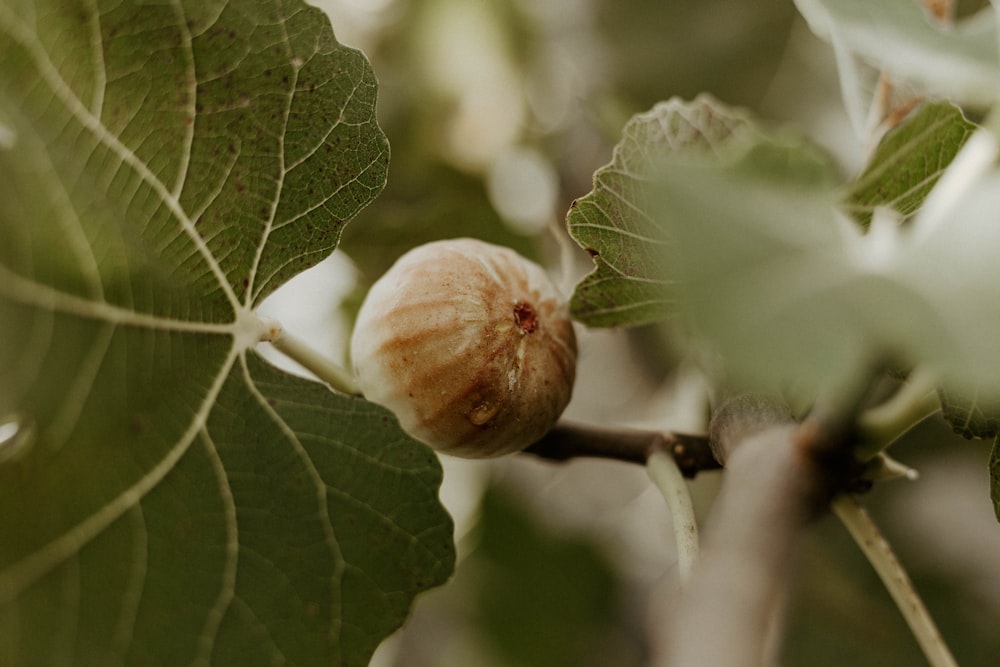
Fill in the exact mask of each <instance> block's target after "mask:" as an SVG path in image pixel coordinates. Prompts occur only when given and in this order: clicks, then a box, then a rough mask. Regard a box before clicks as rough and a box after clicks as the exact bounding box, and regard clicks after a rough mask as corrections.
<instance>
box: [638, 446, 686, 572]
mask: <svg viewBox="0 0 1000 667" xmlns="http://www.w3.org/2000/svg"><path fill="white" fill-rule="evenodd" d="M646 471H647V472H648V473H649V477H650V479H652V480H653V484H655V485H656V488H658V489H659V490H660V493H662V494H663V499H664V500H666V501H667V507H668V508H669V509H670V516H671V518H672V519H673V524H674V541H675V542H676V543H677V569H678V571H679V572H680V577H681V581H682V582H684V581H687V579H688V576H689V575H690V574H691V569H692V568H693V567H694V564H695V562H696V561H697V560H698V524H697V523H696V522H695V518H694V507H693V505H692V503H691V492H690V491H689V489H688V486H687V481H686V480H685V479H684V475H683V474H682V473H681V469H680V468H679V467H678V465H677V462H676V461H675V460H674V457H673V456H671V455H670V454H668V453H667V452H664V451H655V452H653V453H651V454H650V455H649V460H648V461H647V462H646Z"/></svg>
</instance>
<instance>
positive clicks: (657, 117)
mask: <svg viewBox="0 0 1000 667" xmlns="http://www.w3.org/2000/svg"><path fill="white" fill-rule="evenodd" d="M751 155H752V159H754V160H756V166H755V167H754V168H760V169H762V170H763V171H764V172H770V171H772V170H777V171H778V172H780V173H784V174H789V175H791V176H792V178H794V179H795V180H804V181H810V182H811V181H812V180H814V179H815V180H818V181H820V182H824V183H826V182H830V181H831V179H832V176H833V170H832V168H831V164H830V162H829V161H828V160H827V159H826V157H825V156H824V155H822V154H821V152H820V151H818V150H817V149H815V148H814V147H813V146H811V145H809V144H806V143H804V142H801V141H799V140H798V139H793V138H788V137H779V138H777V139H775V140H773V141H772V140H771V139H770V138H768V137H766V136H764V135H763V134H762V133H761V132H760V130H759V129H758V128H757V127H756V126H755V125H754V123H753V122H752V121H751V119H750V118H749V117H748V116H747V115H746V114H745V113H743V112H742V111H741V110H738V109H732V108H728V107H726V106H724V105H722V104H721V103H719V102H717V101H716V100H714V99H712V98H711V97H710V96H708V95H702V96H700V97H698V98H697V99H695V100H693V101H690V102H687V101H683V100H680V99H676V98H675V99H672V100H670V101H667V102H662V103H660V104H657V105H656V106H655V107H654V108H653V109H651V110H650V111H648V112H645V113H642V114H638V115H636V116H634V117H633V118H632V120H630V121H629V123H628V124H627V125H626V126H625V128H624V130H623V131H622V139H621V141H620V142H619V143H618V144H617V145H616V146H615V150H614V155H613V157H612V161H611V163H610V164H609V165H607V166H605V167H602V168H601V169H600V170H598V171H597V173H596V174H595V175H594V189H593V191H592V192H590V193H589V194H587V195H586V196H585V197H582V198H581V199H579V200H577V201H576V202H574V204H573V206H572V208H571V209H570V212H569V215H568V217H567V223H568V225H569V231H570V234H571V235H572V236H573V238H574V239H576V241H577V242H578V243H579V244H580V245H581V246H582V247H583V248H586V249H587V251H588V252H589V253H590V254H591V256H592V257H593V258H594V263H595V265H596V266H595V269H594V271H593V272H592V273H591V274H589V275H587V276H586V277H585V278H584V279H583V280H582V281H581V282H580V284H579V285H577V287H576V290H575V292H574V294H573V297H572V299H571V302H570V305H571V308H572V311H573V315H574V316H575V317H576V318H578V319H579V320H581V321H582V322H584V323H585V324H587V325H590V326H623V325H638V324H645V323H649V322H655V321H659V320H662V319H664V318H665V317H668V316H669V315H670V314H671V313H672V312H673V311H674V310H675V309H676V301H677V298H678V294H677V285H676V282H677V276H678V274H677V271H676V267H675V266H674V265H673V263H672V260H671V255H672V250H671V246H672V245H673V243H674V241H673V240H672V238H671V231H670V230H671V229H672V228H674V227H678V226H686V225H688V224H692V225H696V224H699V223H698V222H697V221H696V219H694V218H691V219H688V218H686V217H685V216H686V214H685V213H683V212H679V211H675V210H673V209H672V208H671V205H670V202H669V200H667V201H664V200H663V199H662V197H663V192H662V189H660V188H659V182H660V180H661V176H662V173H663V171H664V169H669V168H673V167H677V168H678V169H680V170H681V171H683V170H684V169H686V168H687V167H688V166H689V165H690V166H692V167H697V166H698V165H705V164H722V163H725V164H731V165H732V164H736V163H737V162H739V161H740V160H743V159H745V158H748V156H751Z"/></svg>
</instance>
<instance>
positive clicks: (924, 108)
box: [847, 102, 976, 228]
mask: <svg viewBox="0 0 1000 667" xmlns="http://www.w3.org/2000/svg"><path fill="white" fill-rule="evenodd" d="M975 129H976V126H975V125H973V124H972V123H970V122H969V121H968V120H966V119H965V116H964V115H963V114H962V111H961V109H959V108H958V107H956V106H954V105H953V104H949V103H947V102H929V103H925V104H922V105H921V106H920V107H919V108H917V110H916V111H914V112H913V113H912V114H911V115H910V116H909V117H908V118H907V119H906V120H905V121H904V122H903V123H901V124H900V125H898V126H897V127H895V128H893V129H892V130H890V131H889V132H888V133H887V134H886V135H885V136H884V137H883V138H882V141H881V142H879V145H878V148H876V149H875V153H874V154H873V155H872V157H871V159H870V160H869V161H868V164H867V165H866V166H865V169H864V171H862V172H861V174H860V175H858V177H857V179H856V180H855V181H854V182H853V183H852V184H851V185H850V189H849V191H848V194H847V210H848V211H849V212H850V213H852V214H853V215H854V217H855V218H857V219H858V221H859V222H860V223H861V224H862V225H863V226H864V227H865V228H867V227H868V226H869V225H871V221H872V214H873V213H874V212H875V209H876V208H877V207H879V206H888V207H890V208H892V209H894V210H896V211H898V212H899V213H901V214H903V215H904V216H909V215H912V214H913V213H915V212H916V211H917V210H918V209H919V208H920V205H921V204H922V203H923V201H924V199H925V198H926V197H927V194H928V193H929V192H930V191H931V188H933V187H934V184H935V183H937V181H938V179H939V178H940V177H941V173H942V172H943V171H944V169H945V167H947V166H948V165H949V164H951V161H952V160H953V159H955V155H956V154H957V153H958V151H959V149H960V148H961V147H962V146H963V145H964V144H965V141H966V139H968V138H969V137H970V136H971V135H972V133H973V131H974V130H975Z"/></svg>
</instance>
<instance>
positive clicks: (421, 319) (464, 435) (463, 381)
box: [351, 239, 576, 458]
mask: <svg viewBox="0 0 1000 667" xmlns="http://www.w3.org/2000/svg"><path fill="white" fill-rule="evenodd" d="M351 355H352V358H353V363H354V372H355V376H356V378H357V381H358V384H359V385H360V387H361V390H362V391H363V392H364V395H365V397H366V398H368V400H370V401H373V402H375V403H378V404H380V405H384V406H385V407H387V408H389V409H390V410H392V411H393V412H394V413H395V414H396V417H397V418H398V419H399V422H400V424H401V425H402V427H403V429H405V430H406V431H407V432H408V433H410V434H411V435H413V436H414V437H415V438H417V439H419V440H422V441H424V442H426V443H427V444H429V445H430V446H432V447H434V448H435V449H438V450H440V451H442V452H446V453H448V454H454V455H456V456H465V457H470V458H481V457H489V456H499V455H502V454H507V453H510V452H516V451H520V450H521V449H524V448H525V447H527V446H528V445H530V444H531V443H533V442H535V441H536V440H538V439H539V438H541V437H542V436H543V435H544V434H545V433H546V432H547V431H548V430H549V429H550V428H552V426H553V425H554V424H555V422H556V420H557V419H558V418H559V415H560V414H562V411H563V409H564V408H565V407H566V404H567V403H569V399H570V394H571V393H572V389H573V380H574V378H575V376H576V336H575V334H574V332H573V324H572V322H571V321H570V318H569V313H568V311H567V308H566V304H565V302H564V301H563V300H562V299H561V298H560V296H559V294H558V291H557V290H556V288H555V286H554V285H553V284H552V282H551V281H550V280H549V278H548V276H547V275H546V274H545V271H544V270H543V269H542V268H541V267H540V266H538V265H537V264H534V263H532V262H530V261H528V260H527V259H525V258H523V257H521V256H520V255H518V254H517V253H516V252H514V251H513V250H511V249H509V248H504V247H501V246H495V245H491V244H489V243H484V242H482V241H477V240H473V239H453V240H447V241H437V242H434V243H428V244H426V245H423V246H420V247H418V248H414V249H413V250H411V251H410V252H408V253H406V254H405V255H403V256H402V257H400V258H399V260H398V261H397V262H396V263H395V264H394V265H393V266H392V268H390V269H389V271H388V272H386V274H385V275H384V276H382V278H380V279H379V280H378V281H377V282H376V283H375V284H374V285H373V286H372V288H371V291H370V292H369V293H368V296H367V297H366V298H365V302H364V303H363V304H362V306H361V310H360V312H359V313H358V320H357V323H356V325H355V329H354V335H353V336H352V338H351Z"/></svg>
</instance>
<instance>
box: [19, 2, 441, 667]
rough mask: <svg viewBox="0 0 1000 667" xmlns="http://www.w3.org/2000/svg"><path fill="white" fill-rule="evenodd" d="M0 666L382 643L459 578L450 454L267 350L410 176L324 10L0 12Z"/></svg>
mask: <svg viewBox="0 0 1000 667" xmlns="http://www.w3.org/2000/svg"><path fill="white" fill-rule="evenodd" d="M0 61H2V62H3V63H4V66H3V68H0V119H2V120H0V122H2V123H3V127H2V128H0V129H2V131H0V135H2V136H3V138H4V140H3V141H2V142H0V174H2V178H0V220H2V224H0V340H2V341H3V345H2V346H0V387H2V389H0V421H4V422H9V423H11V424H14V425H16V428H17V429H18V430H17V433H16V435H14V436H13V437H12V438H8V439H7V440H5V441H4V442H3V443H2V444H0V532H2V533H3V535H4V539H3V540H0V662H3V663H4V664H107V663H108V662H109V661H112V662H114V661H123V662H125V663H129V664H183V663H190V662H197V661H216V662H219V663H232V664H235V663H239V664H258V663H271V662H275V661H287V662H289V663H293V664H316V663H318V662H322V663H333V664H345V665H363V664H366V663H367V660H368V657H369V656H370V654H371V652H372V651H373V650H374V647H375V646H376V645H377V644H378V642H379V641H380V640H381V638H382V637H384V636H385V635H386V634H387V633H388V632H390V631H391V630H392V629H393V628H395V627H397V626H398V625H399V624H401V622H402V620H403V618H404V616H405V614H406V612H407V610H408V609H409V606H410V604H411V601H412V599H413V596H414V595H416V593H417V592H419V591H421V590H424V589H426V588H428V587H430V586H433V585H435V584H437V583H440V582H441V581H443V580H444V579H445V578H446V577H447V576H448V574H449V572H450V570H451V565H452V560H453V551H452V549H453V546H452V544H451V524H450V520H449V519H448V517H447V515H446V514H445V513H444V512H443V510H442V508H441V507H440V505H439V504H438V503H437V500H436V489H437V486H438V484H439V482H440V475H441V473H440V469H439V467H438V464H437V461H436V459H435V458H434V456H433V455H432V454H431V453H430V451H429V450H428V449H427V448H426V447H424V446H423V445H421V444H419V443H416V442H414V441H412V440H410V439H409V438H408V437H406V436H405V435H404V434H403V433H402V432H401V431H400V430H399V428H398V426H397V425H396V423H395V420H394V419H393V418H392V417H391V415H389V414H388V413H386V412H385V411H384V410H381V409H379V408H377V407H375V406H372V405H370V404H367V403H365V402H364V401H361V400H358V399H352V398H348V397H344V396H339V395H336V394H334V393H332V392H330V391H329V390H328V389H327V388H325V387H323V386H321V385H319V384H316V383H312V382H308V381H305V380H301V379H297V378H293V377H291V376H288V375H286V374H284V373H282V372H279V371H276V370H274V369H272V368H270V367H269V366H268V365H266V364H265V363H264V362H262V361H261V360H260V359H259V358H258V357H257V356H256V354H255V353H254V351H253V349H252V347H253V345H254V344H255V343H256V341H257V340H258V339H259V337H260V335H261V334H262V332H263V328H262V325H261V324H260V323H259V322H258V321H257V320H256V318H255V316H254V315H253V314H252V312H251V311H252V308H253V307H254V306H255V305H256V304H258V303H259V302H260V300H261V299H263V298H264V297H265V296H266V295H267V294H269V293H270V292H271V291H272V290H274V289H275V288H276V287H278V286H279V285H280V284H281V283H282V282H284V281H285V280H287V279H288V278H289V277H291V276H292V275H294V274H296V273H298V272H299V271H301V270H302V269H304V268H306V267H308V266H311V265H312V264H315V263H316V262H317V261H319V260H320V259H322V258H323V257H325V256H326V255H328V254H329V253H330V252H331V251H332V250H333V249H334V248H335V247H336V245H337V241H338V238H339V236H340V232H341V229H342V227H343V225H344V224H345V222H346V221H347V220H349V219H350V218H351V217H352V216H353V215H354V214H355V213H356V212H357V211H358V210H359V209H360V208H362V207H363V206H365V205H366V204H367V203H368V202H369V201H371V199H372V198H373V197H374V196H375V195H376V194H377V193H378V192H379V191H380V190H381V188H382V186H383V184H384V182H385V174H386V166H387V158H388V146H387V143H386V140H385V137H384V135H383V134H382V133H381V131H380V130H379V128H378V126H377V125H376V123H375V119H374V104H375V93H376V89H375V80H374V76H373V74H372V71H371V68H370V66H369V65H368V63H367V61H366V60H365V59H364V57H363V56H362V55H361V54H360V53H358V52H356V51H353V50H351V49H347V48H344V47H342V46H341V45H340V44H338V43H337V42H336V41H335V39H334V37H333V33H332V31H331V29H330V26H329V23H328V21H327V20H326V18H325V17H324V16H323V14H322V13H321V12H319V11H318V10H315V9H310V8H307V7H306V6H305V5H302V4H299V3H274V2H259V3H253V4H250V3H228V2H222V1H217V2H209V3H204V2H188V3H183V4H181V3H177V4H175V5H149V4H148V3H133V2H123V3H115V4H114V5H113V6H112V7H108V8H104V9H102V10H98V9H97V6H96V5H92V4H90V3H79V4H76V3H62V2H57V3H38V2H27V1H18V2H7V3H4V4H3V5H2V6H0Z"/></svg>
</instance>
